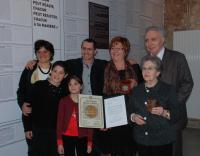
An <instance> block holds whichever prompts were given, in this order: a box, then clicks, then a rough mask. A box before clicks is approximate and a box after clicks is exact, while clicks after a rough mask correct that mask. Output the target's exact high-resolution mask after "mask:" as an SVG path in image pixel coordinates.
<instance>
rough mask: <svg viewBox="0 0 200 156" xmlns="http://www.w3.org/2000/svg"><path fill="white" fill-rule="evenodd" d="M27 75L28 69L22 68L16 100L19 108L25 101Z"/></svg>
mask: <svg viewBox="0 0 200 156" xmlns="http://www.w3.org/2000/svg"><path fill="white" fill-rule="evenodd" d="M27 75H28V70H27V69H24V71H23V72H22V74H21V77H20V81H19V88H18V90H17V101H18V105H19V107H20V108H22V105H23V103H24V101H25V96H26V92H27V83H26V82H27Z"/></svg>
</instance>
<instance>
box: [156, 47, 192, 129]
mask: <svg viewBox="0 0 200 156" xmlns="http://www.w3.org/2000/svg"><path fill="white" fill-rule="evenodd" d="M162 63H163V64H162V65H163V70H162V71H161V78H160V79H161V80H162V81H164V82H166V83H168V84H171V85H173V86H175V88H176V93H177V98H178V102H179V104H180V110H181V120H180V126H181V127H185V126H186V124H187V111H186V101H187V99H188V97H189V96H190V94H191V92H192V88H193V85H194V83H193V79H192V75H191V72H190V69H189V66H188V63H187V60H186V58H185V55H184V54H182V53H180V52H177V51H172V50H169V49H166V48H165V51H164V55H163V58H162Z"/></svg>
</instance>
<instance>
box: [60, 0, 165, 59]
mask: <svg viewBox="0 0 200 156" xmlns="http://www.w3.org/2000/svg"><path fill="white" fill-rule="evenodd" d="M88 2H94V3H98V4H102V5H106V6H108V7H109V32H110V34H109V35H110V39H111V38H112V37H114V36H117V35H121V36H125V37H127V38H128V39H129V40H130V42H131V52H130V57H131V58H134V59H135V60H136V61H138V62H139V61H140V58H141V57H142V56H144V55H145V54H146V51H145V50H144V41H143V40H144V30H145V28H146V27H148V26H150V25H153V24H156V25H160V26H163V7H164V5H163V2H164V1H163V0H140V1H138V0H73V1H72V0H65V2H64V3H65V4H64V36H65V39H64V40H65V59H70V58H76V57H80V45H81V41H82V40H83V39H85V38H87V37H88V34H89V32H88V20H89V19H88ZM96 57H97V58H101V59H107V60H109V59H110V56H109V53H108V50H105V49H99V50H98V53H97V56H96Z"/></svg>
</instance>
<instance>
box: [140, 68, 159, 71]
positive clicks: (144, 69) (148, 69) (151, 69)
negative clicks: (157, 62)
mask: <svg viewBox="0 0 200 156" xmlns="http://www.w3.org/2000/svg"><path fill="white" fill-rule="evenodd" d="M153 70H156V68H155V67H149V68H145V67H142V71H153Z"/></svg>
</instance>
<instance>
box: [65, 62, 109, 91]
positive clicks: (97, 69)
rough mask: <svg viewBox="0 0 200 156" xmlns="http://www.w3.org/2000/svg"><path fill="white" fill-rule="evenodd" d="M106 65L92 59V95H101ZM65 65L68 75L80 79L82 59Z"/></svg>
mask: <svg viewBox="0 0 200 156" xmlns="http://www.w3.org/2000/svg"><path fill="white" fill-rule="evenodd" d="M106 64H107V61H105V60H99V59H94V62H93V64H92V69H91V75H90V82H91V89H92V95H102V94H103V84H104V69H105V66H106ZM65 65H66V67H67V70H68V72H69V74H70V75H76V76H78V77H79V78H81V79H82V74H83V61H82V58H78V59H71V60H67V61H65Z"/></svg>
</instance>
